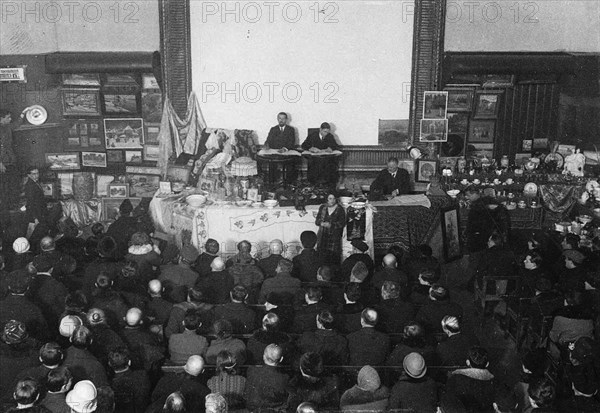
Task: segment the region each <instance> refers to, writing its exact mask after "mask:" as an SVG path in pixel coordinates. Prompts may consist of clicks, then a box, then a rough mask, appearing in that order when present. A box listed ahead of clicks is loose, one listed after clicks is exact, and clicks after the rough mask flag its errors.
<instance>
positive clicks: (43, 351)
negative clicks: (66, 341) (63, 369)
mask: <svg viewBox="0 0 600 413" xmlns="http://www.w3.org/2000/svg"><path fill="white" fill-rule="evenodd" d="M63 356H64V353H63V349H62V347H61V346H60V345H59V344H58V343H55V342H53V341H51V342H49V343H46V344H44V345H43V346H42V347H41V348H40V362H41V363H42V364H44V365H46V366H58V365H59V364H60V363H62V361H63Z"/></svg>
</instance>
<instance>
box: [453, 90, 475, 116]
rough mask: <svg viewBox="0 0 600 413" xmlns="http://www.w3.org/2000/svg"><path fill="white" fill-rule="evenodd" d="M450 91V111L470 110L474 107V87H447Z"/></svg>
mask: <svg viewBox="0 0 600 413" xmlns="http://www.w3.org/2000/svg"><path fill="white" fill-rule="evenodd" d="M446 90H447V91H448V112H470V111H471V110H472V108H473V96H474V95H475V90H474V89H473V88H456V89H450V88H449V89H446ZM448 115H449V114H448Z"/></svg>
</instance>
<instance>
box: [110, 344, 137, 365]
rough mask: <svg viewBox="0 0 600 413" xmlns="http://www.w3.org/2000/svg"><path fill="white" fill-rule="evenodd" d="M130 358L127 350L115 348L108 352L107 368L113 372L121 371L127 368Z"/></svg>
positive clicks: (122, 347) (120, 347)
mask: <svg viewBox="0 0 600 413" xmlns="http://www.w3.org/2000/svg"><path fill="white" fill-rule="evenodd" d="M130 364H131V356H130V355H129V349H128V348H127V347H124V346H119V347H115V348H113V349H112V350H110V351H109V352H108V366H109V367H110V368H111V369H113V370H114V371H121V370H124V369H126V368H128V367H129V365H130Z"/></svg>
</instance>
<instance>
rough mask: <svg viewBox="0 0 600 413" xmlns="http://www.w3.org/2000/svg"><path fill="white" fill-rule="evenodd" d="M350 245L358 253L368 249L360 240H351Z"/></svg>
mask: <svg viewBox="0 0 600 413" xmlns="http://www.w3.org/2000/svg"><path fill="white" fill-rule="evenodd" d="M350 244H351V245H352V246H353V247H354V248H356V249H357V250H359V251H360V252H365V251H367V250H368V249H369V246H368V245H367V243H366V242H364V241H363V240H360V239H355V240H352V242H351V243H350Z"/></svg>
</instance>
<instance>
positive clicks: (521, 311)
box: [506, 297, 531, 351]
mask: <svg viewBox="0 0 600 413" xmlns="http://www.w3.org/2000/svg"><path fill="white" fill-rule="evenodd" d="M530 306H531V298H530V297H526V298H525V297H509V299H508V303H507V306H506V330H507V332H508V335H509V336H510V337H511V338H512V339H513V340H514V341H515V346H516V349H517V351H519V349H520V348H521V345H522V344H523V343H522V342H523V337H524V334H525V333H526V331H527V328H528V325H529V314H530V313H529V308H530Z"/></svg>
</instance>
